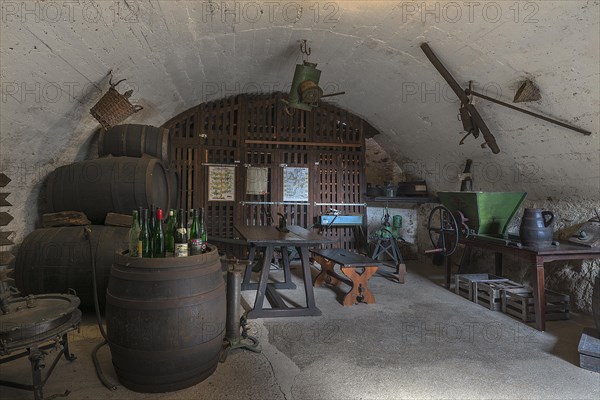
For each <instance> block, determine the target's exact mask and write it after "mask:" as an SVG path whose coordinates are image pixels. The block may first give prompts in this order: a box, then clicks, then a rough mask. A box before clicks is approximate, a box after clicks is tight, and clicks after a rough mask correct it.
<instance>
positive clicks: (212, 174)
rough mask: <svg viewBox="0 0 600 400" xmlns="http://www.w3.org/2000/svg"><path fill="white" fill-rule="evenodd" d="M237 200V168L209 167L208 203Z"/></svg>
mask: <svg viewBox="0 0 600 400" xmlns="http://www.w3.org/2000/svg"><path fill="white" fill-rule="evenodd" d="M234 200H235V167H226V166H209V167H208V201H234Z"/></svg>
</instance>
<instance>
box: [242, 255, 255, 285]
mask: <svg viewBox="0 0 600 400" xmlns="http://www.w3.org/2000/svg"><path fill="white" fill-rule="evenodd" d="M255 255H256V246H254V245H250V250H249V251H248V265H246V270H245V271H244V280H243V281H242V290H247V289H251V284H250V279H252V263H253V262H254V257H255Z"/></svg>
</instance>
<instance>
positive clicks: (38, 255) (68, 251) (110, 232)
mask: <svg viewBox="0 0 600 400" xmlns="http://www.w3.org/2000/svg"><path fill="white" fill-rule="evenodd" d="M128 233H129V229H128V228H122V227H117V226H100V225H92V226H91V234H90V235H89V239H88V236H86V233H85V231H84V227H83V226H65V227H59V228H43V229H36V230H35V231H33V232H31V233H30V234H29V235H27V237H25V239H24V240H23V243H22V244H21V246H19V252H18V254H17V259H16V260H15V283H16V285H17V288H18V289H19V290H20V291H21V293H22V294H23V295H28V294H42V293H67V292H68V290H69V289H75V291H76V292H77V296H78V297H79V298H80V299H81V305H82V307H89V308H92V307H93V306H94V297H93V285H92V260H93V261H94V264H95V266H96V278H97V282H98V300H99V302H100V304H101V305H103V304H104V299H105V293H106V287H107V286H108V277H109V275H110V269H111V267H112V264H113V260H114V256H115V251H120V250H123V249H127V246H128V245H127V243H128ZM90 241H91V247H90Z"/></svg>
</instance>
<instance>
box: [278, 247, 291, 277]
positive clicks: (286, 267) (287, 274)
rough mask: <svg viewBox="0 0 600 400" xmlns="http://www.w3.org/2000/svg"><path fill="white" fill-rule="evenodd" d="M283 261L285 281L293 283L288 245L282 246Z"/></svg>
mask: <svg viewBox="0 0 600 400" xmlns="http://www.w3.org/2000/svg"><path fill="white" fill-rule="evenodd" d="M279 250H280V251H281V261H282V262H283V281H284V282H285V283H288V284H289V283H292V273H291V272H290V255H289V254H288V249H287V246H281V247H280V248H279Z"/></svg>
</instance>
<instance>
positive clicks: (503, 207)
mask: <svg viewBox="0 0 600 400" xmlns="http://www.w3.org/2000/svg"><path fill="white" fill-rule="evenodd" d="M526 196H527V193H525V192H438V197H439V199H440V202H441V203H442V204H443V205H444V206H445V207H446V208H448V209H449V210H450V212H452V214H453V215H454V217H455V218H456V222H457V223H458V224H459V227H460V226H461V216H460V214H459V212H460V213H462V215H463V216H464V217H465V218H466V219H468V221H465V223H466V224H467V226H468V227H469V230H470V231H472V232H474V233H475V234H478V235H489V236H503V235H504V233H505V232H506V228H507V227H508V224H509V223H510V221H511V220H512V219H513V217H514V216H515V214H516V212H517V210H518V209H519V206H520V205H521V203H523V200H525V197H526Z"/></svg>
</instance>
